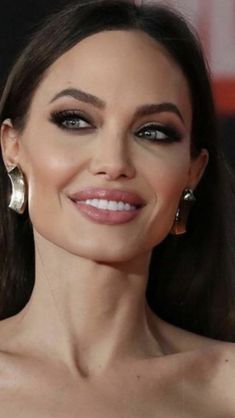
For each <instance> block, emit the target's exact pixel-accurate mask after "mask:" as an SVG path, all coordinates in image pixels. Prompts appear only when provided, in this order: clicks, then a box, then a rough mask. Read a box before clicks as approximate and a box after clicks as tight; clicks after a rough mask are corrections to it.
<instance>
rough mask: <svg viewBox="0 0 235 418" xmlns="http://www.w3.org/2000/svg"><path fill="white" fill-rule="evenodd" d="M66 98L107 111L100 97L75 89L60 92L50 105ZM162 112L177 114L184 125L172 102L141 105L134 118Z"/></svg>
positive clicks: (177, 109) (178, 111)
mask: <svg viewBox="0 0 235 418" xmlns="http://www.w3.org/2000/svg"><path fill="white" fill-rule="evenodd" d="M64 96H70V97H73V98H74V99H76V100H79V101H82V102H85V103H89V104H91V105H93V106H94V107H96V108H98V109H105V107H106V103H105V102H104V101H103V100H102V99H100V98H99V97H97V96H94V95H93V94H90V93H86V92H85V91H82V90H79V89H75V88H69V89H64V90H62V91H60V92H59V93H57V94H56V95H55V96H54V97H53V98H52V99H51V101H50V103H53V102H54V101H55V100H57V99H59V98H60V97H64ZM161 112H171V113H175V114H176V115H177V116H178V117H179V118H180V119H181V121H182V122H183V123H184V118H183V116H182V114H181V112H180V110H179V108H178V107H177V106H176V105H175V104H174V103H171V102H164V103H152V104H146V105H141V106H139V107H137V109H136V111H135V115H134V116H135V117H141V116H145V115H152V114H154V113H161Z"/></svg>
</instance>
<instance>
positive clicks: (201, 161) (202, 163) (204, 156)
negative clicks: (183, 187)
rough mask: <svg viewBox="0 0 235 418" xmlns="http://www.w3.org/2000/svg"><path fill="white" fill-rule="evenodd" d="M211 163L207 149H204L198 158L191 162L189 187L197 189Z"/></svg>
mask: <svg viewBox="0 0 235 418" xmlns="http://www.w3.org/2000/svg"><path fill="white" fill-rule="evenodd" d="M208 161H209V153H208V151H207V149H205V148H203V149H202V150H201V152H200V154H199V155H198V157H196V158H194V159H192V160H191V165H190V169H189V179H188V186H189V187H190V188H191V189H193V190H194V189H195V188H196V187H197V185H198V183H199V181H200V180H201V178H202V176H203V173H204V171H205V169H206V166H207V164H208Z"/></svg>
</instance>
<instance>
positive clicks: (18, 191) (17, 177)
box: [7, 166, 26, 214]
mask: <svg viewBox="0 0 235 418" xmlns="http://www.w3.org/2000/svg"><path fill="white" fill-rule="evenodd" d="M7 174H8V176H9V178H10V181H11V186H12V193H11V199H10V203H9V205H8V207H9V208H10V209H13V210H14V211H15V212H17V213H19V214H22V213H23V212H24V210H25V207H26V183H25V179H24V175H23V172H22V170H21V169H20V167H18V166H14V167H12V168H10V170H8V172H7Z"/></svg>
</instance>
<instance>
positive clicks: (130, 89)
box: [3, 30, 207, 262]
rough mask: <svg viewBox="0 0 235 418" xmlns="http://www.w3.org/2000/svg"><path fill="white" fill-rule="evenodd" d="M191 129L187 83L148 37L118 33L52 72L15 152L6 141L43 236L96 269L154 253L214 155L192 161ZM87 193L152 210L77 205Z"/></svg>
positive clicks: (78, 50) (83, 48) (101, 36)
mask: <svg viewBox="0 0 235 418" xmlns="http://www.w3.org/2000/svg"><path fill="white" fill-rule="evenodd" d="M94 96H95V98H94ZM191 121H192V109H191V101H190V93H189V88H188V85H187V82H186V79H185V77H184V75H183V73H182V71H181V70H180V69H179V67H178V66H177V65H176V64H175V63H174V61H173V60H172V58H170V57H169V55H168V53H167V52H166V51H165V50H164V49H163V47H162V46H161V45H160V44H158V43H156V41H154V40H153V39H152V38H150V37H149V36H148V35H146V34H144V33H142V32H140V31H117V30H115V31H105V32H100V33H97V34H95V35H92V36H89V37H88V38H86V39H84V40H82V41H81V42H80V43H78V44H77V45H76V46H75V47H73V48H72V49H71V50H69V51H68V52H67V53H65V54H64V55H63V56H61V57H60V58H59V59H58V60H57V61H56V62H55V63H54V64H53V65H52V66H51V67H50V68H49V70H48V72H47V73H46V75H45V77H44V79H43V81H42V83H41V84H40V86H39V87H38V89H37V90H36V92H35V95H34V97H33V100H32V103H31V108H30V112H29V118H28V122H27V125H26V127H25V129H24V132H23V133H22V134H21V135H19V134H17V133H16V135H15V140H14V141H13V142H14V146H12V137H13V135H12V132H11V134H10V133H9V135H7V134H6V135H5V137H7V136H9V137H10V136H11V146H8V143H9V142H10V141H7V138H6V139H4V143H5V146H4V147H3V148H4V149H5V159H6V160H7V158H8V155H10V154H12V155H14V157H13V158H14V161H15V162H16V163H17V164H18V165H20V166H21V168H22V170H23V172H24V173H25V176H26V179H27V183H28V205H29V214H30V218H31V221H32V224H33V227H34V228H35V230H36V231H37V232H38V233H39V234H40V235H42V236H43V237H44V238H46V239H47V240H49V241H51V242H52V243H54V244H55V245H56V246H59V247H62V248H64V249H65V250H66V251H68V252H70V253H73V254H77V255H81V256H84V257H88V258H92V259H94V260H97V261H107V262H108V261H110V262H111V261H114V262H115V261H125V260H128V259H131V258H133V257H136V256H140V255H141V254H145V253H149V252H150V251H151V250H152V248H153V247H154V246H155V245H156V244H158V243H159V242H161V241H162V240H163V239H164V238H165V237H166V235H167V234H168V233H169V231H170V229H171V226H172V224H173V222H174V217H175V213H176V211H177V208H178V203H179V200H180V197H181V194H182V192H183V190H184V189H185V188H186V187H192V188H195V186H196V184H197V182H198V181H199V178H200V176H201V175H202V172H203V168H204V167H205V165H206V159H207V158H206V153H205V152H202V154H201V155H200V156H199V157H198V158H197V160H191V158H190V132H191ZM87 188H89V189H90V188H99V189H100V188H101V189H108V191H110V190H111V191H113V190H117V189H118V190H122V191H128V192H134V193H136V194H137V195H138V196H139V197H140V199H141V200H142V203H144V206H142V207H141V208H140V209H139V210H138V211H137V212H138V213H137V212H136V213H137V215H136V216H132V214H133V213H134V212H133V211H130V208H129V207H128V206H125V210H126V209H127V210H128V211H123V210H121V211H119V212H117V210H116V209H117V207H116V206H115V203H111V204H110V206H108V208H111V206H112V209H113V210H111V209H106V210H105V209H103V210H102V209H92V208H91V205H90V203H91V202H87V201H86V203H84V204H81V203H79V202H77V201H75V200H76V198H79V199H82V200H86V199H88V198H90V199H93V198H97V197H98V198H103V199H105V200H108V201H110V200H112V201H115V200H124V203H127V202H128V198H126V195H123V196H122V195H120V196H118V195H117V196H114V197H112V196H110V195H105V194H102V193H103V192H101V194H99V195H98V196H97V195H95V194H92V193H93V191H92V193H91V194H90V195H87V196H88V197H87V196H82V197H81V196H75V194H77V193H78V192H80V191H83V190H84V189H87ZM128 196H130V195H128ZM122 197H123V199H122ZM131 197H133V198H134V196H131ZM125 199H126V200H125ZM131 202H132V203H133V204H134V203H136V204H137V203H140V202H137V201H135V199H134V200H133V201H131ZM129 203H130V202H129ZM93 204H97V201H96V202H94V201H93V202H92V205H93ZM119 209H120V208H119ZM104 210H105V212H104ZM84 211H85V212H86V213H84ZM87 212H88V214H87ZM129 218H130V219H129ZM128 219H129V220H128Z"/></svg>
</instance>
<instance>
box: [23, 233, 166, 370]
mask: <svg viewBox="0 0 235 418" xmlns="http://www.w3.org/2000/svg"><path fill="white" fill-rule="evenodd" d="M35 247H36V250H35V256H36V279H35V286H34V289H33V293H32V296H31V298H30V301H29V303H28V304H27V305H26V307H25V308H24V310H23V311H22V318H23V323H24V328H25V329H27V335H29V333H31V341H32V334H35V342H36V345H37V346H40V347H44V348H45V350H46V352H47V354H48V353H49V355H50V353H51V354H53V356H54V357H55V353H56V356H57V357H60V358H62V360H63V361H64V362H66V363H67V364H69V365H70V367H76V368H79V369H80V371H82V373H83V374H88V371H90V370H95V369H98V368H99V369H101V368H102V369H103V368H105V367H107V366H108V364H110V363H113V362H114V361H118V360H120V359H123V358H124V357H128V358H130V357H133V356H134V357H147V356H154V355H157V354H159V352H160V347H159V345H158V343H157V341H156V339H155V338H154V337H153V335H152V332H151V330H150V327H149V325H148V318H147V315H148V314H147V312H148V307H147V304H146V299H145V291H146V285H147V278H148V267H149V261H150V255H149V254H148V255H146V254H145V255H143V256H139V257H137V259H135V260H131V261H129V262H126V263H123V264H121V263H119V264H115V265H114V264H112V265H111V264H105V263H100V262H96V261H94V260H90V259H87V258H84V257H79V256H77V255H76V256H75V255H72V254H70V253H67V252H66V251H64V250H63V249H61V248H59V247H57V246H55V245H54V244H52V243H51V242H49V241H47V240H45V239H44V238H43V237H41V236H39V235H38V234H37V235H36V239H35ZM52 336H53V338H52ZM39 340H40V343H39Z"/></svg>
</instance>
